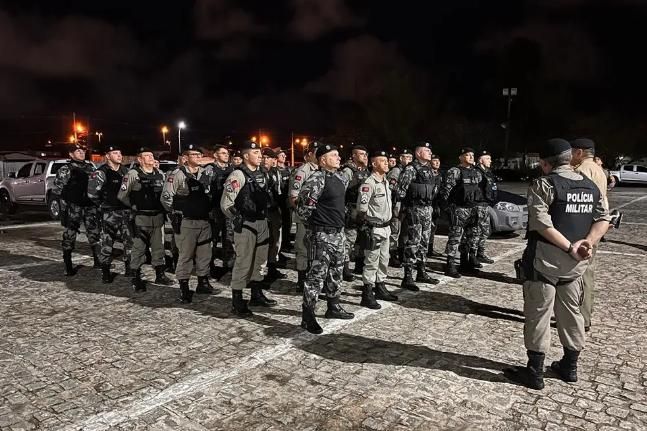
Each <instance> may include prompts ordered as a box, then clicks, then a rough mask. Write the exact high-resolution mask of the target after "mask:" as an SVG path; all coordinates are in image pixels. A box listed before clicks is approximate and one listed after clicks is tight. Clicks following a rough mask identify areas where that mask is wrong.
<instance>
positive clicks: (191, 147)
mask: <svg viewBox="0 0 647 431" xmlns="http://www.w3.org/2000/svg"><path fill="white" fill-rule="evenodd" d="M189 151H198V152H200V153H202V148H200V147H198V146H197V145H195V144H189V145H187V146H186V147H184V149H183V150H182V154H186V153H188V152H189Z"/></svg>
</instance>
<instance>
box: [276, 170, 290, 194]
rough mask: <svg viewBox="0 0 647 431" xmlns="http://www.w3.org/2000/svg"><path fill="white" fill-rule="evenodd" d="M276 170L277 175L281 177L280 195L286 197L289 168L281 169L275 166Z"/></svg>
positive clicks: (288, 183)
mask: <svg viewBox="0 0 647 431" xmlns="http://www.w3.org/2000/svg"><path fill="white" fill-rule="evenodd" d="M277 169H278V171H279V175H280V176H281V194H282V195H283V196H287V195H288V187H289V185H290V176H291V172H290V168H288V167H287V166H286V167H283V168H281V167H278V166H277Z"/></svg>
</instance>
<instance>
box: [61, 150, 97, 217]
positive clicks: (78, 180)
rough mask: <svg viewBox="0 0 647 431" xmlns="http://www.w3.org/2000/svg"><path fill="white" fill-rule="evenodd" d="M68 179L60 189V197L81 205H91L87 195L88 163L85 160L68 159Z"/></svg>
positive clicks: (89, 170)
mask: <svg viewBox="0 0 647 431" xmlns="http://www.w3.org/2000/svg"><path fill="white" fill-rule="evenodd" d="M68 166H69V167H70V179H69V180H68V182H67V184H65V186H64V187H63V190H62V191H61V199H63V200H64V201H66V202H70V203H73V204H76V205H79V206H82V207H89V206H92V201H91V200H90V198H89V197H88V180H89V178H90V172H91V171H92V169H90V165H89V164H88V163H85V162H76V161H70V164H69V165H68Z"/></svg>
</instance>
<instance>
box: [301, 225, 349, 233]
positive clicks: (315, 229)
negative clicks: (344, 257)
mask: <svg viewBox="0 0 647 431" xmlns="http://www.w3.org/2000/svg"><path fill="white" fill-rule="evenodd" d="M309 229H310V230H312V231H313V232H323V233H340V232H341V231H342V230H343V229H344V228H343V227H334V226H309Z"/></svg>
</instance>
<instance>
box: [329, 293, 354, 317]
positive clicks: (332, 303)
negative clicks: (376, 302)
mask: <svg viewBox="0 0 647 431" xmlns="http://www.w3.org/2000/svg"><path fill="white" fill-rule="evenodd" d="M325 317H326V319H343V320H349V319H352V318H353V317H355V315H354V314H353V313H349V312H348V311H346V310H344V309H343V308H342V306H341V305H339V298H330V299H328V309H327V310H326V314H325Z"/></svg>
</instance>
